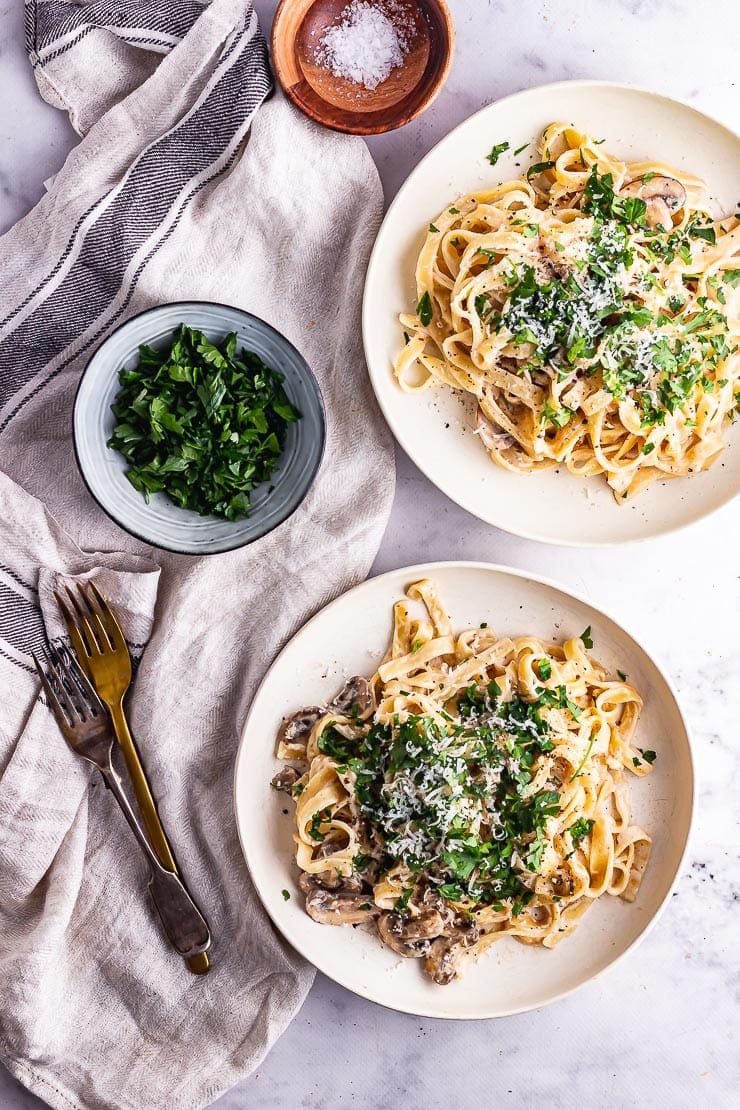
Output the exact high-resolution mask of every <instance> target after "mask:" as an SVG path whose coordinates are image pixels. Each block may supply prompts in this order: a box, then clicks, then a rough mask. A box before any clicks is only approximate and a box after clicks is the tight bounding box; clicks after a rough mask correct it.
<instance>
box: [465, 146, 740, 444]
mask: <svg viewBox="0 0 740 1110" xmlns="http://www.w3.org/2000/svg"><path fill="white" fill-rule="evenodd" d="M583 207H584V210H585V211H586V212H588V213H589V214H590V215H592V216H593V227H592V230H591V233H590V237H589V240H588V242H587V244H586V256H585V258H583V259H579V260H578V261H577V262H576V263H575V269H574V270H570V271H565V272H561V271H558V272H556V273H555V274H554V276H553V277H552V279H551V280H545V281H543V280H542V279H541V277H540V276H539V275H538V272H537V270H536V269H535V267H534V266H530V265H526V264H525V265H522V264H519V265H518V266H510V268H509V269H503V268H501V269H500V270H499V276H500V279H501V280H502V281H503V282H504V284H505V285H506V286H507V288H508V291H509V292H508V298H507V300H506V302H505V304H504V305H503V308H502V309H501V311H500V312H493V311H491V312H490V314H488V315H486V316H485V317H484V316H481V319H482V320H483V322H484V323H485V325H486V326H487V327H488V328H489V329H491V330H496V331H500V330H501V329H502V328H506V329H508V331H510V332H511V336H512V339H511V342H512V343H513V345H514V346H521V345H523V344H528V345H530V346H531V352H530V354H529V367H528V369H537V368H539V367H542V366H549V367H551V368H552V369H554V370H555V371H556V373H557V376H558V380H560V381H562V380H564V379H565V378H569V377H571V376H572V375H573V373H574V371H576V372H577V374H578V375H579V376H581V375H584V374H587V375H598V376H599V378H600V384H601V385H602V386H603V389H604V390H605V391H606V392H608V393H611V394H612V395H613V396H614V397H615V398H616V399H617V400H619V401H622V400H626V399H631V400H632V401H633V403H634V404H635V406H636V407H637V410H638V414H639V417H640V420H641V423H642V425H643V427H646V428H650V427H654V426H656V425H661V424H664V423H665V421H666V414H667V413H674V412H676V411H677V410H679V409H686V408H688V406H689V405H690V404H691V402H692V400H693V399H694V394H695V391H696V390H697V388H701V389H702V390H704V391H706V392H709V391H711V390H712V389H714V387H715V379H714V377H713V372H714V371H715V370H716V369H717V368H718V367H719V365H720V363H722V362H723V361H724V359H726V358H727V357H728V355H729V354H730V353H731V351H732V347H731V343H730V339H729V328H728V323H727V317H726V315H725V314H724V313H723V312H722V311H721V309H720V308H719V305H721V304H722V303H723V298H722V297H720V295H719V293H720V292H721V289H720V288H719V285H720V283H719V279H717V282H716V284H715V285H714V286H713V288H714V289H715V298H716V300H715V301H711V300H710V299H709V298H706V297H700V298H698V300H697V302H696V304H695V305H692V308H691V311H690V313H687V311H686V308H685V304H686V301H685V298H684V297H682V296H680V295H676V294H673V293H672V294H670V295H669V296H666V299H665V302H664V307H663V306H660V307H659V308H658V309H656V310H651V309H648V308H647V307H646V306H645V305H644V304H642V303H640V302H639V301H636V300H635V299H634V297H633V295H631V294H630V293H628V292H627V293H626V292H625V290H624V288H623V285H622V283H621V282H620V278H621V276H622V275H623V273H624V272H625V270H626V269H627V268H629V267H630V266H632V264H633V262H634V254H635V252H634V249H633V247H632V245H631V240H630V234H631V231H632V230H633V229H634V228H635V227H639V228H645V210H646V206H645V202H644V201H642V200H641V199H640V198H637V197H622V196H619V195H618V194H616V193H615V191H614V182H613V178H612V177H611V175H610V174H603V175H600V174H599V172H598V169H597V167H596V166H594V167H593V168H592V170H591V172H590V174H589V177H588V181H587V183H586V187H585V190H584V205H583ZM512 226H513V225H512ZM538 232H539V229H538V227H537V225H535V224H528V225H524V226H523V227H522V234H523V235H524V236H525V237H534V235H536V234H538ZM646 235H647V236H648V237H649V244H650V245H649V247H648V246H645V247H644V250H645V251H646V253H647V255H648V258H649V259H652V261H653V262H659V261H663V262H670V261H671V260H672V259H674V258H676V257H680V258H681V259H682V260H684V261H685V262H687V263H691V259H692V246H691V244H692V242H693V241H695V240H696V239H699V240H705V241H708V242H711V241H712V238H713V237H716V233H715V229H714V227H713V226H712V224H711V221H710V220H709V219H708V218H707V217H706V216H704V215H702V214H701V213H696V214H695V215H693V216H692V217H691V219H690V220H689V222H688V224H687V225H686V226H685V227H682V228H676V229H671V231H670V232H669V231H667V230H665V229H662V230H661V229H646ZM552 245H553V246H554V248H555V249H556V250H557V247H558V244H557V243H554V244H552ZM487 254H488V255H489V256H490V265H492V266H493V265H497V264H498V263H499V258H498V257H497V256H496V255H495V253H494V252H492V251H488V252H487ZM648 265H650V262H648ZM732 273H733V272H732V271H726V273H725V276H724V278H723V280H724V282H725V283H726V284H727V283H728V282H731V281H732V278H730V277H728V274H732ZM643 278H644V281H645V283H646V285H647V286H649V287H651V288H656V289H658V290H660V284H659V282H658V280H657V278H656V276H655V274H654V273H653V272H652V271H651V270H650V269H646V270H645V271H644V274H643ZM683 279H684V283H688V282H690V281H694V280H696V275H693V274H684V275H683ZM479 296H483V295H482V294H479ZM717 302H718V303H717ZM480 303H481V305H483V302H482V301H481V302H480ZM479 315H480V313H479ZM669 324H671V325H673V326H674V328H675V329H677V334H676V333H675V332H674V333H673V334H671V333H666V332H664V331H663V330H661V329H663V328H664V327H665V326H667V325H669ZM540 415H541V424H542V426H543V428H545V429H546V428H548V426H552V427H555V428H562V427H565V426H566V425H567V424H568V423H569V422H570V421H571V420H572V419H573V416H574V415H575V414H574V413H573V412H571V410H570V409H568V408H567V407H564V406H555V405H553V404H552V398H545V400H544V401H543V407H542V409H541V414H540ZM652 450H653V448H652V447H648V449H647V450H646V452H645V454H649V453H650V452H651V451H652Z"/></svg>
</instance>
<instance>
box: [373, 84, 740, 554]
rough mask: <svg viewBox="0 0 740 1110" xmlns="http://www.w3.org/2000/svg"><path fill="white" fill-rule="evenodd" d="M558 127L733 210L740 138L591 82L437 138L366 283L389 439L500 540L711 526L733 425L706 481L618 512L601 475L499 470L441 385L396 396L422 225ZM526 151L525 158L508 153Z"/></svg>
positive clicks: (739, 457) (391, 218) (574, 539)
mask: <svg viewBox="0 0 740 1110" xmlns="http://www.w3.org/2000/svg"><path fill="white" fill-rule="evenodd" d="M555 120H566V121H568V122H572V123H573V124H574V125H575V126H576V127H578V128H579V129H580V130H582V131H586V132H588V133H590V134H592V135H596V136H597V137H598V138H600V139H604V140H605V149H607V150H609V151H613V152H614V153H615V154H617V155H618V156H619V157H620V158H623V159H626V160H635V159H648V158H650V159H657V160H660V161H664V162H667V163H668V164H669V165H673V166H676V167H677V168H682V169H685V170H688V171H690V172H692V173H696V174H699V175H700V176H702V177H703V178H704V179H705V180H706V181H707V183H708V184H709V187H710V191H711V196H712V202H713V204H714V206H715V207H716V214H717V215H719V214H720V213H721V214H726V213H727V212H734V211H735V207H736V205H737V200H738V197H737V183H738V181H739V180H740V138H739V137H738V136H737V135H734V134H733V133H732V132H731V131H729V130H728V129H727V128H725V127H723V126H722V125H721V124H719V123H717V122H715V121H714V120H711V119H709V118H707V117H706V116H704V115H702V114H701V113H700V112H697V111H695V109H693V108H690V107H689V106H688V105H685V104H680V103H679V102H678V101H675V100H670V99H668V98H667V97H664V96H658V95H657V94H655V93H650V92H644V91H642V90H640V89H635V88H631V87H629V86H625V85H612V84H606V83H601V82H588V81H570V82H564V83H562V84H557V85H545V86H542V87H540V88H536V89H529V90H527V91H526V92H522V93H517V94H516V95H514V96H510V97H507V98H506V99H505V100H499V101H497V102H496V103H495V104H491V105H489V107H487V108H484V109H483V110H482V111H480V112H478V113H477V114H476V115H474V116H471V117H470V119H468V120H466V121H465V122H464V123H462V124H460V126H459V127H457V128H456V129H455V130H454V131H452V132H451V133H450V134H449V135H448V136H447V137H446V138H445V139H443V140H442V141H441V142H440V143H439V144H438V145H437V146H436V147H435V148H434V149H433V150H432V151H431V152H430V153H429V154H428V155H427V156H426V158H424V159H423V160H422V161H421V162H420V164H419V165H418V166H417V168H416V169H415V170H414V171H413V173H412V174H411V175H410V177H409V178H408V180H407V181H406V183H405V184H404V186H403V187H402V189H401V190H400V192H399V193H398V196H397V197H396V199H395V200H394V202H393V204H392V205H391V207H390V209H389V210H388V214H387V215H386V218H385V221H384V223H383V226H382V227H381V229H380V233H379V235H378V238H377V240H376V243H375V248H374V250H373V254H372V257H371V259H370V265H369V268H368V273H367V281H366V285H365V297H364V304H363V336H364V343H365V355H366V358H367V364H368V368H369V371H370V377H371V379H372V383H373V387H374V389H375V392H376V394H377V397H378V401H379V403H380V407H381V408H382V410H383V413H384V415H385V418H386V420H387V421H388V423H389V425H390V427H391V430H392V431H393V434H394V435H395V437H396V439H397V440H398V442H399V443H400V444H401V446H402V447H403V449H404V450H405V451H406V452H407V454H408V455H410V457H411V458H412V459H413V461H414V462H415V463H416V465H417V466H418V467H419V468H420V469H421V470H422V471H423V472H424V473H425V474H426V476H427V477H428V478H429V479H430V480H431V481H432V482H434V484H435V485H436V486H438V487H439V489H441V490H442V491H443V493H446V494H447V496H448V497H451V498H452V500H453V501H456V502H457V503H458V505H462V507H463V508H464V509H467V510H468V511H469V512H471V513H474V514H475V515H476V516H478V517H480V519H481V520H484V521H486V522H487V523H489V524H495V525H497V526H498V527H499V528H504V529H506V531H508V532H514V533H515V534H517V535H520V536H525V537H527V538H529V539H535V540H542V541H545V542H549V543H560V544H573V545H577V546H601V545H611V544H618V543H626V542H628V541H631V540H639V539H647V538H649V537H651V536H657V535H661V534H663V533H665V532H670V531H673V530H674V529H676V528H681V527H683V526H684V525H687V524H690V523H692V522H693V521H696V520H698V519H699V518H700V517H703V516H706V515H707V514H708V513H711V512H712V511H714V510H715V509H718V508H719V507H720V506H722V505H724V504H725V503H726V502H727V501H729V500H730V499H731V498H732V497H733V496H734V495H735V494H736V493H737V492H738V490H740V422H738V424H736V425H735V427H734V428H733V429H732V430H731V433H730V435H729V437H728V444H729V445H728V448H727V450H726V451H725V453H724V454H723V456H722V458H721V459H720V460H719V461H718V462H717V463H716V464H715V466H714V467H713V468H712V469H711V470H710V471H708V472H707V473H705V474H702V475H699V476H698V477H695V478H690V479H678V480H675V481H670V482H663V483H656V484H655V485H654V486H652V487H651V488H650V489H648V490H647V491H646V492H644V493H642V494H640V496H639V497H638V498H637V499H636V500H635V501H633V502H630V503H629V504H627V505H618V504H617V503H616V501H615V500H614V497H613V495H612V493H611V491H610V490H609V488H608V487H607V485H606V483H605V482H604V481H603V480H602V479H600V478H591V479H588V480H587V481H584V480H583V479H576V478H573V477H571V475H569V474H568V472H567V471H566V470H565V469H564V468H563V469H561V470H560V472H559V473H558V472H557V471H555V470H548V471H540V472H538V473H536V474H532V475H529V476H524V475H519V474H513V473H510V472H508V471H505V470H502V469H500V468H499V467H497V466H496V465H495V464H494V463H492V462H491V460H490V458H489V457H488V455H487V453H486V452H485V451H484V450H483V448H482V447H481V444H480V442H479V440H478V438H477V436H474V435H473V434H472V426H471V424H472V422H471V416H472V413H471V406H470V405H469V404H468V403H467V402H466V401H464V400H463V399H462V398H460V397H457V396H456V395H454V394H453V393H452V391H451V390H449V389H445V388H436V389H431V390H429V391H427V392H425V393H422V394H416V395H409V394H406V393H403V392H402V391H401V389H400V388H399V387H398V385H397V383H396V381H395V378H394V376H393V371H392V364H393V360H394V358H395V356H396V354H397V353H398V349H399V345H400V343H401V342H402V337H401V332H400V328H399V325H398V314H399V313H400V312H403V311H409V310H410V309H413V307H414V305H415V304H416V283H415V280H414V269H415V265H416V258H417V255H418V253H419V250H420V249H421V246H422V244H423V242H424V238H425V235H426V229H427V226H428V224H429V222H430V221H431V220H433V219H434V217H435V216H436V215H438V213H439V212H441V211H442V210H443V209H444V208H445V207H446V206H447V205H449V204H450V203H452V201H453V200H454V198H455V197H457V196H459V195H460V194H462V193H467V192H470V191H471V190H473V189H479V188H482V187H484V186H490V185H492V184H496V183H498V182H499V181H506V180H507V179H510V178H513V177H520V176H521V175H522V174H523V173H524V171H525V169H526V167H527V166H528V165H530V164H531V163H532V162H534V161H536V160H537V158H536V141H537V139H538V138H539V136H540V135H541V133H542V131H543V129H544V128H545V127H546V126H547V124H549V123H552V122H553V121H555ZM504 140H508V142H509V143H510V150H509V151H507V153H506V154H504V155H503V156H502V157H501V158H500V159H499V161H498V163H497V164H496V166H495V167H492V166H490V165H489V164H488V162H487V161H486V154H487V153H488V152H489V151H490V149H491V147H492V146H493V144H494V143H499V142H503V141H504ZM525 143H528V144H529V146H528V148H527V150H525V151H523V152H522V154H521V155H519V156H515V155H514V154H513V151H514V150H516V149H517V148H518V147H520V146H522V145H523V144H525ZM516 163H518V165H517V164H516Z"/></svg>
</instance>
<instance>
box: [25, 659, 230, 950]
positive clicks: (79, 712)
mask: <svg viewBox="0 0 740 1110" xmlns="http://www.w3.org/2000/svg"><path fill="white" fill-rule="evenodd" d="M31 654H32V658H33V661H34V663H35V664H36V670H37V671H38V674H39V678H40V679H41V685H42V686H43V688H44V692H45V693H46V700H47V703H48V705H49V709H50V710H51V711H52V713H53V714H54V717H55V718H56V722H57V724H58V725H59V728H60V730H61V732H62V735H63V736H64V739H65V740H66V741H67V743H68V744H69V746H70V748H71V749H72V751H74V752H76V753H77V755H80V756H82V758H83V759H86V760H87V761H88V763H92V765H93V767H97V768H98V770H99V771H100V773H101V775H102V776H103V778H104V779H105V781H106V783H107V784H108V786H109V787H110V789H111V791H112V793H113V797H114V798H115V799H116V801H117V802H118V804H119V806H120V807H121V810H122V812H123V815H124V817H125V818H126V820H127V821H128V823H129V825H130V826H131V831H132V832H133V834H134V836H135V837H136V839H137V840H138V842H139V845H140V846H141V849H142V851H143V852H144V855H145V856H146V858H147V862H148V863H149V892H150V894H151V896H152V900H153V902H154V905H155V906H156V907H157V910H158V911H159V916H160V918H161V921H162V925H163V927H164V931H165V933H166V935H167V938H168V939H169V941H170V943H171V944H172V945H173V947H174V948H176V949H177V951H178V952H179V953H180V955H181V956H182V957H183V959H188V958H193V957H195V956H197V955H200V953H202V952H205V950H206V949H207V948H208V947H209V946H210V943H211V935H210V933H209V931H208V924H207V922H206V920H205V918H204V917H203V914H202V913H201V912H200V910H199V909H198V907H197V906H196V904H195V902H194V901H193V899H192V898H191V896H190V894H189V893H188V892H187V890H186V889H185V887H184V885H183V882H182V879H181V878H180V876H179V875H177V874H175V872H174V871H169V870H168V869H167V868H165V867H163V866H162V864H161V863H160V861H159V857H158V856H157V854H156V852H155V851H154V849H153V848H152V846H151V844H150V843H149V841H148V840H147V838H146V834H145V833H144V830H143V829H142V827H141V825H140V824H139V821H138V818H137V816H136V814H135V813H134V811H133V809H132V808H131V804H130V803H129V800H128V798H127V797H126V794H125V792H124V790H123V785H122V783H121V779H120V778H119V776H118V774H117V772H116V770H115V768H114V766H113V762H112V759H111V755H112V752H113V743H114V739H113V731H112V729H111V726H110V720H109V718H108V715H107V714H106V712H105V709H104V707H103V704H102V702H101V701H100V699H99V698H98V697H97V695H96V693H95V691H94V690H93V688H92V685H91V684H90V682H89V680H88V679H87V677H86V675H84V674H83V673H82V669H81V668H80V667H79V666H78V665H77V663H76V662H75V660H74V659H73V657H72V654H71V652H68V651H67V650H66V649H60V648H55V647H53V646H50V647H49V648H48V650H47V653H46V667H45V668H44V667H43V666H42V665H41V663H40V662H39V660H38V659H37V658H36V656H35V655H33V653H31Z"/></svg>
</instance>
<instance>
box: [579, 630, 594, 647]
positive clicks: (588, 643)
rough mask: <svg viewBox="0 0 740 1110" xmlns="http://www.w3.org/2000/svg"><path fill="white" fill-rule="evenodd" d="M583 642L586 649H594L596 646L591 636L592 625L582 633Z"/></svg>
mask: <svg viewBox="0 0 740 1110" xmlns="http://www.w3.org/2000/svg"><path fill="white" fill-rule="evenodd" d="M581 642H582V643H583V646H584V647H585V648H592V647H593V646H594V641H593V639H592V636H591V625H589V626H588V628H586V629H585V630H584V631H583V632H582V633H581Z"/></svg>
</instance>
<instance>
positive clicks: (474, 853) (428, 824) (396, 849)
mask: <svg viewBox="0 0 740 1110" xmlns="http://www.w3.org/2000/svg"><path fill="white" fill-rule="evenodd" d="M536 667H537V672H538V674H539V675H540V677H541V678H543V679H544V678H545V677H549V675H550V674H551V664H550V660H549V659H541V660H537V661H536ZM548 667H549V668H550V670H548ZM446 708H447V712H445V713H444V714H443V715H442V719H435V718H432V717H428V716H423V715H415V714H412V715H410V716H408V717H407V718H405V719H403V720H401V719H399V718H398V717H396V718H393V719H392V720H391V721H390V722H389V723H382V724H381V723H377V722H375V723H368V724H367V725H364V726H360V728H359V729H358V733H359V734H358V735H355V736H353V737H350V738H347V737H345V736H343V735H341V734H340V733H339V732H338V731H337V730H336V729H334V728H333V727H332V726H329V727H328V728H327V729H325V731H324V733H323V734H322V736H321V737H320V738H319V741H318V746H319V750H320V751H322V752H324V753H325V754H328V755H330V756H331V757H332V758H333V759H334V760H336V761H337V762H339V763H341V764H342V765H343V766H345V765H346V768H347V773H348V774H349V775H350V776H351V778H352V783H353V789H354V795H355V798H356V802H357V808H358V811H359V815H360V817H361V818H362V820H363V822H364V823H365V825H366V827H367V829H368V830H369V839H370V840H371V841H372V842H373V843H374V844H380V845H382V858H377V859H376V860H375V862H376V863H377V865H378V866H379V869H380V873H381V874H382V873H383V872H385V871H387V870H389V869H390V868H392V867H393V866H394V865H395V864H396V863H398V862H403V863H404V864H405V865H406V867H408V869H409V870H410V871H411V873H412V875H421V873H422V872H423V874H424V876H425V878H426V880H427V881H428V882H429V883H430V884H431V886H432V887H433V888H434V889H436V890H437V891H438V893H439V894H440V895H441V896H442V897H443V898H446V899H447V900H449V901H452V902H459V901H461V900H468V899H470V900H473V901H475V902H476V903H479V904H485V905H494V904H498V903H501V902H502V901H506V900H511V901H519V902H521V903H522V904H523V905H526V903H527V901H528V900H529V898H530V897H531V894H530V892H529V891H528V889H527V883H526V882H525V881H522V880H523V879H526V877H527V875H528V874H531V873H533V872H534V873H536V872H537V871H538V870H539V868H540V867H541V865H542V860H543V855H544V851H545V848H546V845H547V842H548V839H547V823H548V820H549V819H550V818H551V817H555V816H557V815H558V814H559V813H560V794H559V791H558V790H556V789H553V788H552V786H551V785H550V784H548V785H547V787H546V788H543V789H538V790H535V791H534V792H533V791H532V783H533V782H534V779H535V777H536V775H537V770H538V765H539V762H540V759H541V757H542V756H544V755H545V754H546V753H548V752H550V751H552V750H553V748H554V741H553V738H552V733H551V726H550V723H549V717H548V715H549V712H550V710H552V709H558V710H561V711H562V710H564V711H566V712H570V713H571V715H572V716H573V717H578V716H579V715H580V713H581V709H580V707H579V706H578V705H576V703H575V702H573V701H572V700H571V699H570V698H569V697H568V693H567V689H566V687H565V686H563V685H561V686H558V687H557V688H556V689H555V690H550V689H546V688H544V687H538V688H537V689H536V691H535V697H534V698H533V699H531V700H526V699H524V698H522V697H520V696H518V695H515V696H513V697H510V698H509V700H505V699H504V695H503V694H502V690H501V688H500V686H499V685H498V683H497V682H496V681H495V680H492V681H490V682H489V683H488V684H486V685H479V684H477V683H472V684H471V685H470V686H468V687H467V689H465V690H464V691H463V692H462V693H461V694H458V695H456V696H455V698H454V700H453V701H452V702H448V703H447V706H446ZM324 812H325V815H327V816H328V813H327V812H326V811H324ZM323 819H324V818H323V817H322V814H316V815H315V816H314V819H313V822H312V824H311V826H310V834H311V837H312V839H314V840H319V839H321V834H322V823H323ZM370 862H371V861H370V859H369V857H363V856H359V857H355V860H354V867H355V869H356V870H358V871H360V870H362V869H363V867H364V866H366V865H367V864H368V863H370ZM414 888H415V884H412V885H411V886H409V887H406V888H405V889H404V891H403V893H402V895H401V897H400V898H399V899H398V901H397V904H396V909H397V910H398V911H399V912H403V910H404V909H405V908H406V907H407V906H408V903H409V900H410V898H411V897H412V894H413V892H414Z"/></svg>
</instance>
